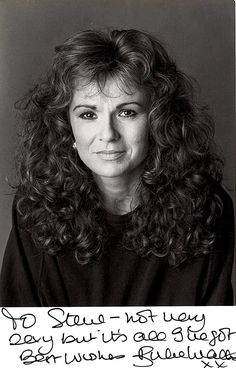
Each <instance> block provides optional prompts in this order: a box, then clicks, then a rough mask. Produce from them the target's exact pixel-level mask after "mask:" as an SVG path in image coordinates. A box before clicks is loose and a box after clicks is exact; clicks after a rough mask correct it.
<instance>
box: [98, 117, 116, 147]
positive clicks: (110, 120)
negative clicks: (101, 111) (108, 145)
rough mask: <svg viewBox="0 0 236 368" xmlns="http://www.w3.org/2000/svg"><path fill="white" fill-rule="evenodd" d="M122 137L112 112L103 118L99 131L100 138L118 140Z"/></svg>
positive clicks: (102, 139)
mask: <svg viewBox="0 0 236 368" xmlns="http://www.w3.org/2000/svg"><path fill="white" fill-rule="evenodd" d="M119 137H120V134H119V131H118V130H117V127H116V123H115V119H114V117H113V116H112V114H110V115H108V116H106V117H104V118H103V121H102V123H101V129H100V132H99V140H100V141H103V142H113V141H117V140H118V139H119Z"/></svg>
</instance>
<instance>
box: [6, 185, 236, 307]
mask: <svg viewBox="0 0 236 368" xmlns="http://www.w3.org/2000/svg"><path fill="white" fill-rule="evenodd" d="M219 196H220V197H221V199H222V201H223V205H224V210H223V214H222V217H221V218H220V223H219V226H220V227H221V236H219V238H218V240H217V241H216V243H215V244H214V251H213V252H212V253H211V254H208V255H201V256H197V257H195V258H194V259H192V260H191V262H189V263H187V262H185V263H183V264H182V265H180V266H179V267H177V268H174V267H171V266H169V265H168V262H167V260H166V259H165V258H158V257H155V256H152V257H151V258H150V259H144V258H142V257H140V256H138V255H137V254H136V253H135V252H134V251H130V250H127V249H125V248H124V247H123V246H122V244H120V242H119V239H120V238H121V234H122V229H123V227H124V223H125V222H126V221H127V220H128V217H129V214H127V215H124V216H116V215H109V223H110V225H109V226H110V233H111V234H112V235H111V238H110V241H109V244H107V246H106V247H105V249H104V253H103V255H102V258H101V259H100V261H98V262H97V263H95V264H90V265H83V266H82V265H80V264H79V263H78V262H77V261H76V259H75V257H74V254H73V252H72V251H68V252H67V254H65V255H63V256H50V255H47V254H45V253H43V252H42V251H41V250H39V249H37V248H36V247H35V246H34V245H33V242H32V240H31V238H30V235H29V234H28V233H25V232H24V231H22V230H20V228H19V226H18V221H19V219H18V215H17V213H16V209H15V207H14V206H13V227H12V231H11V234H10V237H9V241H8V244H7V248H6V251H5V256H4V261H3V267H2V273H1V281H0V292H1V305H4V306H18V307H20V306H109V305H116V306H128V305H130V306H131V305H140V306H143V305H150V306H156V305H157V306H158V305H159V306H161V305H168V306H176V305H231V304H233V293H232V286H231V272H232V264H233V249H234V234H233V233H234V231H233V229H234V220H233V206H232V201H231V199H230V197H229V196H228V195H227V194H226V192H225V191H224V190H223V189H222V188H220V189H219Z"/></svg>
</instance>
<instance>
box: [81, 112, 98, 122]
mask: <svg viewBox="0 0 236 368" xmlns="http://www.w3.org/2000/svg"><path fill="white" fill-rule="evenodd" d="M79 117H80V118H81V119H85V120H94V119H96V117H97V115H96V114H95V113H94V112H92V111H85V112H83V113H82V114H80V115H79Z"/></svg>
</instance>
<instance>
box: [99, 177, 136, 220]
mask: <svg viewBox="0 0 236 368" xmlns="http://www.w3.org/2000/svg"><path fill="white" fill-rule="evenodd" d="M94 179H95V181H96V184H97V186H98V188H99V191H100V193H101V196H102V200H103V205H104V207H105V209H106V210H107V211H108V212H110V213H113V214H117V215H123V214H126V213H128V212H130V211H132V210H134V209H135V208H136V207H137V205H138V204H139V201H138V191H137V188H138V184H139V179H140V175H138V176H137V175H130V178H129V177H119V176H118V177H112V178H109V177H102V176H97V175H94Z"/></svg>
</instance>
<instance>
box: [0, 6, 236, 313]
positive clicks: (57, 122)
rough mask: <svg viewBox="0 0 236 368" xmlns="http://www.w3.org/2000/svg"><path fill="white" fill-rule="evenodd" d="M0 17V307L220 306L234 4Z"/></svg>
mask: <svg viewBox="0 0 236 368" xmlns="http://www.w3.org/2000/svg"><path fill="white" fill-rule="evenodd" d="M0 18H1V22H0V24H1V25H0V28H1V31H0V40H1V56H0V57H1V61H0V70H1V73H0V74H1V83H0V88H1V100H0V101H1V102H0V104H1V109H0V110H1V124H0V126H1V128H0V129H1V134H0V137H1V145H0V149H1V155H0V173H1V177H0V187H1V189H0V201H1V205H0V206H1V209H0V218H1V222H0V226H1V231H0V241H1V247H0V261H1V262H0V267H1V275H0V304H1V306H3V307H59V306H61V307H105V306H106V307H108V306H122V307H128V306H171V307H175V306H232V305H235V304H236V302H235V300H236V299H235V294H236V282H235V270H234V269H235V267H234V248H235V240H234V227H235V226H234V203H235V177H234V175H235V151H234V148H235V147H234V146H235V131H234V2H233V1H230V0H224V1H222V0H205V1H203V0H190V1H189V0H179V1H177V0H176V1H175V0H174V1H173V0H172V1H171V0H165V1H164V0H147V1H145V0H124V1H122V2H121V1H117V0H110V1H108V0H90V1H85V0H80V1H75V0H67V1H65V0H55V1H51V0H41V1H39V0H22V1H16V0H9V1H0Z"/></svg>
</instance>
